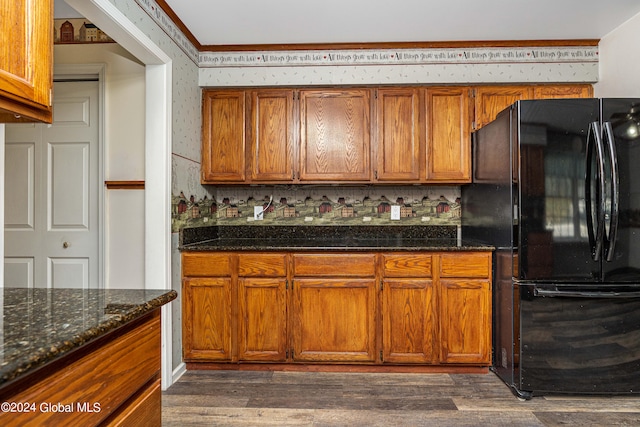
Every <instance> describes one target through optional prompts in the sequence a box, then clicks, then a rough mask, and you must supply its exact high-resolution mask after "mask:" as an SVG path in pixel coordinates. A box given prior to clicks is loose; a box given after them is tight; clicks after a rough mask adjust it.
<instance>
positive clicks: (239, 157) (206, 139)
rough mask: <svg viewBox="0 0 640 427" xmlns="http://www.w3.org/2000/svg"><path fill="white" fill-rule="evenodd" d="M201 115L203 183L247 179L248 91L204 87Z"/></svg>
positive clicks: (232, 181) (240, 181)
mask: <svg viewBox="0 0 640 427" xmlns="http://www.w3.org/2000/svg"><path fill="white" fill-rule="evenodd" d="M202 117H203V120H202V174H201V182H202V183H203V184H213V183H242V182H244V181H245V171H246V161H245V153H246V149H245V139H246V138H245V91H243V90H210V91H209V90H205V91H204V92H203V98H202Z"/></svg>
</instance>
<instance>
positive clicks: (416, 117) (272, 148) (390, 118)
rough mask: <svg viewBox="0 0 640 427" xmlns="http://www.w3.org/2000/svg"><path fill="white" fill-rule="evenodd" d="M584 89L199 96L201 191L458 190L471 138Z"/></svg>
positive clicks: (465, 177) (466, 174)
mask: <svg viewBox="0 0 640 427" xmlns="http://www.w3.org/2000/svg"><path fill="white" fill-rule="evenodd" d="M592 94H593V90H592V88H591V85H588V84H583V85H517V86H507V85H504V86H475V87H469V86H446V87H439V86H421V87H379V88H344V89H335V88H318V89H293V88H262V89H246V90H245V89H219V90H218V89H206V90H204V91H203V102H202V113H203V119H202V122H203V125H202V178H201V180H202V183H203V184H270V183H271V184H278V183H290V184H312V183H318V184H320V183H330V184H341V183H345V184H370V183H379V184H392V183H398V184H464V183H469V182H471V132H472V131H473V130H475V129H479V128H481V127H482V126H484V125H485V124H487V123H489V122H490V121H492V120H493V119H495V117H496V115H497V114H498V113H499V112H500V111H502V110H504V109H505V108H507V107H508V106H509V105H511V104H513V103H514V102H516V101H518V100H521V99H545V98H566V97H590V96H592Z"/></svg>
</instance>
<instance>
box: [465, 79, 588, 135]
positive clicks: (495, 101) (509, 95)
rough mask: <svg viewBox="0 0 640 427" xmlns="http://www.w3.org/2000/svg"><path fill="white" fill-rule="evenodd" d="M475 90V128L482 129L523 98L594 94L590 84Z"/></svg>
mask: <svg viewBox="0 0 640 427" xmlns="http://www.w3.org/2000/svg"><path fill="white" fill-rule="evenodd" d="M474 90H475V129H480V128H481V127H482V126H484V125H486V124H487V123H489V122H490V121H492V120H493V119H495V118H496V116H497V115H498V113H499V112H500V111H502V110H504V109H505V108H507V107H508V106H509V105H511V104H513V103H514V102H516V101H520V100H523V99H549V98H590V97H592V96H593V87H592V86H591V85H589V84H575V85H531V86H478V87H476V88H475V89H474Z"/></svg>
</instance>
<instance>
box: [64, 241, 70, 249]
mask: <svg viewBox="0 0 640 427" xmlns="http://www.w3.org/2000/svg"><path fill="white" fill-rule="evenodd" d="M69 246H71V245H70V244H69V242H63V243H62V247H63V248H65V249H67V248H68V247H69Z"/></svg>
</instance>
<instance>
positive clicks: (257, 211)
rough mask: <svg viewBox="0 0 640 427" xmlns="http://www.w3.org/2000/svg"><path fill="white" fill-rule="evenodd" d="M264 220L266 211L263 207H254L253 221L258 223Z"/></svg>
mask: <svg viewBox="0 0 640 427" xmlns="http://www.w3.org/2000/svg"><path fill="white" fill-rule="evenodd" d="M263 218H264V209H263V208H262V206H254V207H253V219H254V220H256V221H262V220H263Z"/></svg>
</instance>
